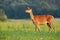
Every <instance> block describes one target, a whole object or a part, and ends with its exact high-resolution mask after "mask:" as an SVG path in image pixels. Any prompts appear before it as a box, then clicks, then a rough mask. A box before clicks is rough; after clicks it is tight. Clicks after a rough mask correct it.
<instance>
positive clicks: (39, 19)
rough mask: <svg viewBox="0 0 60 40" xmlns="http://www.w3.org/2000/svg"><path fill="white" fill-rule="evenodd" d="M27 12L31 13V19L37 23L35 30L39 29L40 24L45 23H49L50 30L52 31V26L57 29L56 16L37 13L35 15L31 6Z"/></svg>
mask: <svg viewBox="0 0 60 40" xmlns="http://www.w3.org/2000/svg"><path fill="white" fill-rule="evenodd" d="M26 12H27V13H29V14H30V17H31V19H32V21H33V22H34V24H35V30H36V31H39V25H44V24H47V25H48V27H49V31H50V29H51V28H53V30H54V31H55V27H54V17H53V16H52V15H37V16H34V15H33V13H32V9H31V8H28V9H27V10H26Z"/></svg>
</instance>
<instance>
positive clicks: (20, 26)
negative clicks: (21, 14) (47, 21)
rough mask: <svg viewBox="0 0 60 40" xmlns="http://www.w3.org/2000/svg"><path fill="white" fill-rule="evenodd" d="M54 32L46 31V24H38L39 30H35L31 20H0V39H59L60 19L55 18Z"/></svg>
mask: <svg viewBox="0 0 60 40" xmlns="http://www.w3.org/2000/svg"><path fill="white" fill-rule="evenodd" d="M54 22H55V27H56V33H55V32H54V31H53V30H51V32H50V33H48V26H47V25H40V30H41V32H37V31H35V26H34V24H33V23H32V21H31V20H8V21H6V22H1V21H0V40H60V19H55V20H54Z"/></svg>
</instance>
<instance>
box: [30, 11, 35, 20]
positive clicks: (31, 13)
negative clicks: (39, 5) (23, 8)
mask: <svg viewBox="0 0 60 40" xmlns="http://www.w3.org/2000/svg"><path fill="white" fill-rule="evenodd" d="M30 17H31V19H32V20H33V19H34V16H33V12H30Z"/></svg>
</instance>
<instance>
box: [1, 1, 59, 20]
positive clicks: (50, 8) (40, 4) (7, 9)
mask: <svg viewBox="0 0 60 40" xmlns="http://www.w3.org/2000/svg"><path fill="white" fill-rule="evenodd" d="M27 7H31V8H32V9H33V13H34V15H43V14H51V15H53V16H54V17H56V18H60V8H59V7H57V6H55V5H52V4H49V3H48V2H45V1H41V0H40V1H36V0H35V1H33V0H0V11H1V10H2V11H1V13H2V15H3V16H6V18H7V17H8V18H9V19H27V18H29V17H30V16H29V14H26V13H25V10H26V8H27ZM1 13H0V14H1Z"/></svg>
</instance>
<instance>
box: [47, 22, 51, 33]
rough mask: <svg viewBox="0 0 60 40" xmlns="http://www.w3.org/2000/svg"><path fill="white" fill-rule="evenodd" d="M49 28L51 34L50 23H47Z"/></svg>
mask: <svg viewBox="0 0 60 40" xmlns="http://www.w3.org/2000/svg"><path fill="white" fill-rule="evenodd" d="M47 26H48V27H49V32H50V30H51V25H50V24H49V23H47Z"/></svg>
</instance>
